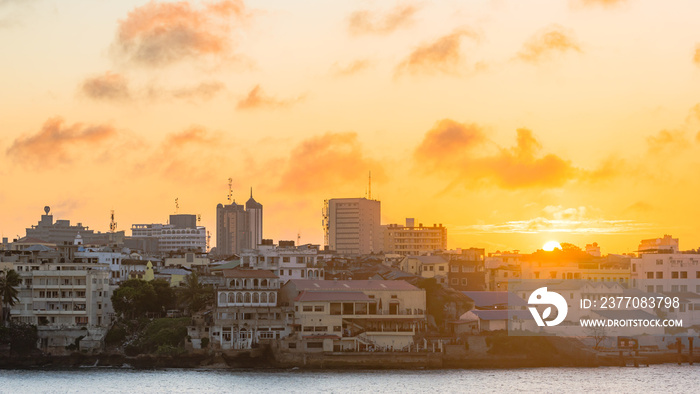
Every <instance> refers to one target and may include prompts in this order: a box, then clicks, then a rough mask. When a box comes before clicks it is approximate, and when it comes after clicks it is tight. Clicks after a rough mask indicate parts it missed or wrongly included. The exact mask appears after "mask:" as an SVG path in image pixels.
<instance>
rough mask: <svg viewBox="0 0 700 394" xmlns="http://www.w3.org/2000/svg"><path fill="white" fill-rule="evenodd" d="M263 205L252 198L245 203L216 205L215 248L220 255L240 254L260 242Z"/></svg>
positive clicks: (251, 195)
mask: <svg viewBox="0 0 700 394" xmlns="http://www.w3.org/2000/svg"><path fill="white" fill-rule="evenodd" d="M262 212H263V206H262V204H260V203H259V202H257V201H255V199H254V198H253V189H252V188H251V190H250V199H248V201H247V202H246V204H245V205H242V204H236V202H235V201H234V202H232V203H231V204H228V205H223V204H219V205H217V206H216V250H217V253H218V254H219V255H221V256H230V255H233V254H237V255H240V253H241V251H242V250H243V249H254V248H255V247H257V246H258V245H259V244H260V243H261V242H262V228H263V215H262Z"/></svg>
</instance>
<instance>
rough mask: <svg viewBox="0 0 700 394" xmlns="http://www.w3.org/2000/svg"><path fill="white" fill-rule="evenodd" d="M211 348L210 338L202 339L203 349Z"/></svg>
mask: <svg viewBox="0 0 700 394" xmlns="http://www.w3.org/2000/svg"><path fill="white" fill-rule="evenodd" d="M207 346H209V338H202V349H206V348H207Z"/></svg>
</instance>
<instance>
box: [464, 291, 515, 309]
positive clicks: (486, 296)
mask: <svg viewBox="0 0 700 394" xmlns="http://www.w3.org/2000/svg"><path fill="white" fill-rule="evenodd" d="M462 294H464V295H466V296H467V297H469V298H471V299H472V301H474V306H475V307H477V308H487V307H494V306H497V305H506V306H526V305H527V302H525V300H523V299H522V298H520V297H518V296H517V295H515V294H514V293H511V292H509V291H463V292H462Z"/></svg>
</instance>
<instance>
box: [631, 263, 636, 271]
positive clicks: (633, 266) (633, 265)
mask: <svg viewBox="0 0 700 394" xmlns="http://www.w3.org/2000/svg"><path fill="white" fill-rule="evenodd" d="M632 272H637V264H632Z"/></svg>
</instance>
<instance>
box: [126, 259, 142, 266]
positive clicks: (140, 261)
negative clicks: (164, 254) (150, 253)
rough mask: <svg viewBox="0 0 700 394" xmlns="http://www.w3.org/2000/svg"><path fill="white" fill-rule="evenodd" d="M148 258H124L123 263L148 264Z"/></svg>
mask: <svg viewBox="0 0 700 394" xmlns="http://www.w3.org/2000/svg"><path fill="white" fill-rule="evenodd" d="M146 264H148V260H136V259H122V265H146Z"/></svg>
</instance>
